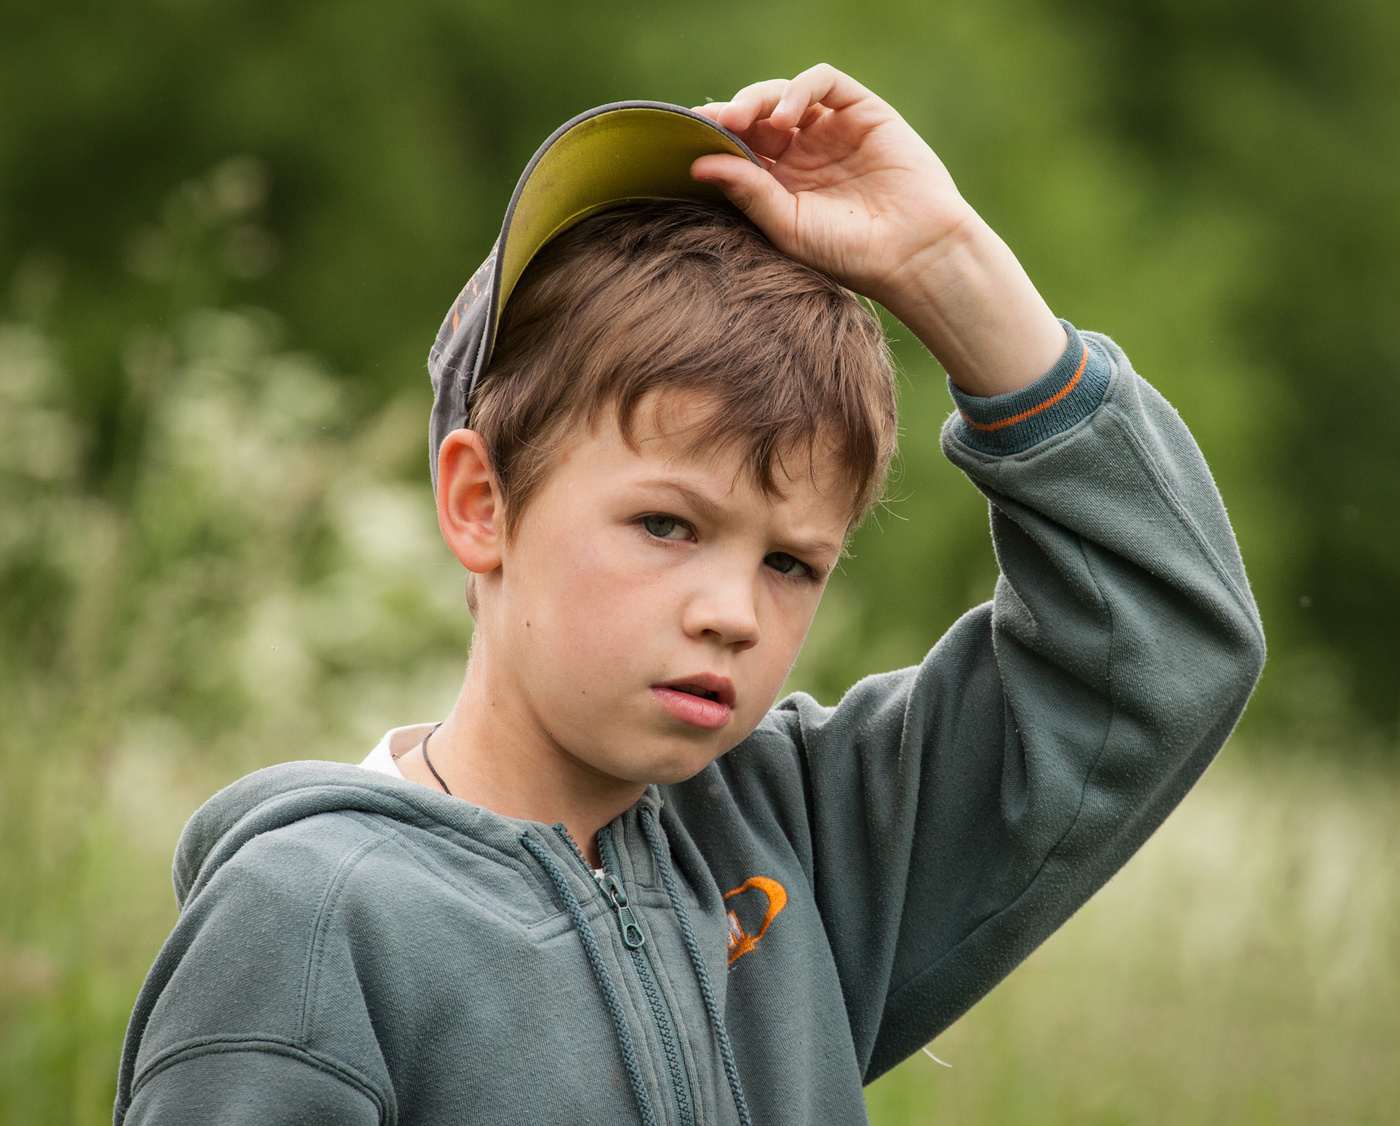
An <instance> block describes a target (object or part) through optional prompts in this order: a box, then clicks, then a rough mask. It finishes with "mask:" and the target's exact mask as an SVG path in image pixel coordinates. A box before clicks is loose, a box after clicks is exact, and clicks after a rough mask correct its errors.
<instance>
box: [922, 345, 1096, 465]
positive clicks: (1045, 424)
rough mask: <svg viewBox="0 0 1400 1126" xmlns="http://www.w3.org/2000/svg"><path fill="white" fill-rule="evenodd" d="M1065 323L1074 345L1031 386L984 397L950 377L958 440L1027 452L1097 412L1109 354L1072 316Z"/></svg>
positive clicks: (987, 449)
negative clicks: (1082, 332)
mask: <svg viewBox="0 0 1400 1126" xmlns="http://www.w3.org/2000/svg"><path fill="white" fill-rule="evenodd" d="M1060 323H1061V324H1062V325H1064V326H1065V332H1066V333H1067V334H1068V336H1069V344H1068V346H1066V348H1065V350H1064V354H1063V355H1061V356H1060V358H1059V360H1058V361H1057V362H1056V364H1055V366H1054V367H1052V368H1051V369H1050V370H1049V371H1048V372H1046V373H1045V374H1044V375H1042V376H1041V377H1040V378H1039V379H1037V380H1036V381H1035V382H1034V383H1032V384H1031V385H1030V386H1029V387H1022V388H1021V390H1019V391H1012V392H1010V393H1008V394H1005V395H993V396H991V397H990V398H983V397H982V396H980V395H969V394H967V393H966V392H964V391H961V390H959V389H958V387H957V385H956V384H954V383H953V381H952V380H951V379H950V380H948V390H949V391H950V392H951V393H952V396H953V402H955V403H956V404H957V407H958V413H957V416H956V417H955V418H954V420H953V431H954V433H955V434H956V436H957V439H958V441H960V442H962V443H963V444H964V445H966V446H971V447H972V448H973V449H974V450H980V451H981V452H982V453H988V454H1018V453H1023V452H1024V451H1026V450H1028V449H1030V448H1031V447H1032V446H1034V445H1037V444H1039V443H1040V442H1043V441H1045V439H1046V438H1053V437H1054V436H1055V435H1056V434H1062V433H1064V432H1065V431H1066V430H1068V429H1069V428H1070V427H1071V426H1074V425H1075V424H1076V423H1078V422H1081V421H1082V420H1084V419H1085V418H1088V417H1089V415H1091V414H1092V413H1093V412H1094V408H1095V407H1097V406H1098V405H1099V401H1100V400H1101V399H1102V398H1103V394H1104V391H1106V390H1107V389H1108V379H1109V375H1110V373H1111V369H1110V367H1109V363H1108V356H1106V355H1105V354H1104V352H1103V351H1102V349H1100V348H1099V347H1098V346H1097V345H1095V344H1094V343H1093V342H1092V341H1090V340H1086V339H1085V338H1084V337H1083V336H1081V335H1080V334H1079V333H1078V332H1077V331H1076V330H1075V327H1074V326H1073V325H1072V324H1070V323H1069V321H1065V320H1062V321H1060Z"/></svg>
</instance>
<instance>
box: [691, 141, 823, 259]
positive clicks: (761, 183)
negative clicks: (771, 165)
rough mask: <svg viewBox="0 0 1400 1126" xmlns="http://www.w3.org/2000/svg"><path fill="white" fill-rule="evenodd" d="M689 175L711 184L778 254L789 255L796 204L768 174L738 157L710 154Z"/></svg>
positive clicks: (790, 195) (702, 158) (784, 189)
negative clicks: (744, 216)
mask: <svg viewBox="0 0 1400 1126" xmlns="http://www.w3.org/2000/svg"><path fill="white" fill-rule="evenodd" d="M690 174H691V176H692V177H694V178H695V179H696V180H699V181H700V182H701V183H703V184H714V185H715V187H717V188H719V190H720V191H722V192H723V193H724V195H725V198H726V199H728V200H729V202H730V203H732V204H733V205H734V206H735V207H737V208H738V209H739V210H740V211H742V212H743V213H744V214H745V215H747V216H748V217H749V219H751V220H752V221H753V224H754V225H755V226H756V227H757V228H758V229H759V230H760V231H762V232H763V233H764V234H765V235H767V236H768V239H769V241H770V242H772V243H773V244H774V245H775V246H776V247H778V249H779V250H782V251H784V252H785V253H789V254H790V253H792V247H791V244H792V241H793V237H792V231H793V221H794V219H795V217H796V214H797V201H796V199H794V197H793V196H792V194H791V193H790V192H789V191H788V190H787V189H786V188H785V187H783V186H782V184H780V183H778V181H777V179H776V178H775V177H774V176H773V174H772V173H771V172H768V171H767V170H765V169H763V168H760V167H758V165H756V164H754V163H753V162H752V161H748V160H745V159H744V158H743V157H740V156H729V155H728V154H724V153H712V154H711V155H709V156H702V157H700V159H699V160H697V161H696V162H695V163H694V164H692V165H691V166H690Z"/></svg>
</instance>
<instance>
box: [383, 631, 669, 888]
mask: <svg viewBox="0 0 1400 1126" xmlns="http://www.w3.org/2000/svg"><path fill="white" fill-rule="evenodd" d="M491 673H492V670H491V667H490V661H489V659H487V658H486V657H485V655H484V654H483V653H481V652H480V651H478V652H476V653H474V654H473V656H472V660H471V663H470V664H469V666H468V668H467V676H466V679H465V681H464V682H463V684H462V691H461V692H460V694H459V695H458V697H457V703H456V705H455V706H454V707H453V709H452V712H451V713H450V714H449V715H448V717H447V719H446V720H444V721H443V723H442V725H441V726H440V727H439V728H438V729H437V730H436V731H434V732H433V734H432V737H431V739H430V740H429V744H428V753H429V755H430V756H431V758H432V764H433V767H434V768H435V769H436V770H437V772H438V774H440V775H441V776H442V780H443V781H444V782H445V783H446V784H447V788H448V790H449V791H450V792H451V794H452V795H453V796H454V797H459V798H463V799H464V800H466V801H469V802H471V803H472V804H473V805H479V806H481V807H482V808H483V809H489V810H491V811H492V812H493V813H499V814H501V815H502V816H505V817H515V818H519V819H521V820H525V821H541V822H543V823H545V824H547V825H552V824H556V823H561V822H562V823H563V825H564V827H565V828H566V829H568V831H569V833H570V834H571V835H572V836H573V838H574V840H575V841H577V842H578V845H579V847H580V848H581V849H582V850H583V852H584V855H585V857H586V858H587V859H588V862H589V863H590V864H592V865H593V866H594V867H597V866H598V865H599V863H600V861H599V857H598V830H599V829H601V828H602V827H603V826H604V825H607V824H608V823H609V822H610V821H612V820H613V819H614V818H615V817H617V816H618V815H619V814H620V813H622V812H623V811H624V810H626V809H628V808H630V807H631V806H632V805H633V804H634V803H635V802H636V801H637V799H638V798H640V797H641V796H642V794H643V793H644V792H645V791H646V784H645V783H640V782H627V781H624V780H621V779H617V778H611V777H608V776H606V775H603V774H601V773H599V772H598V771H597V770H595V769H593V768H592V767H589V766H587V765H586V764H584V763H582V762H580V761H579V760H578V759H576V758H574V757H573V756H572V755H570V754H569V752H568V751H566V750H565V749H564V748H563V747H561V746H560V745H559V744H558V743H557V742H556V741H555V740H554V739H553V738H552V737H551V736H550V734H549V732H548V731H547V730H545V729H544V727H543V726H542V725H541V724H540V722H539V717H537V716H534V715H532V714H530V713H529V710H528V708H526V707H524V706H522V702H521V701H520V699H519V697H518V695H517V694H516V693H514V692H511V691H510V690H509V686H508V685H504V684H500V683H493V681H494V680H495V678H493V676H492V675H491ZM399 769H400V770H401V771H402V773H403V775H404V777H405V778H407V779H409V780H410V781H413V782H421V783H422V784H424V785H426V786H431V787H432V788H433V789H441V786H439V784H438V781H437V779H435V778H434V777H433V775H432V772H431V771H430V770H429V769H428V766H427V763H426V762H425V761H424V759H423V755H422V754H421V753H419V751H417V750H415V751H413V752H411V753H409V754H405V755H404V756H403V757H402V758H401V759H400V760H399Z"/></svg>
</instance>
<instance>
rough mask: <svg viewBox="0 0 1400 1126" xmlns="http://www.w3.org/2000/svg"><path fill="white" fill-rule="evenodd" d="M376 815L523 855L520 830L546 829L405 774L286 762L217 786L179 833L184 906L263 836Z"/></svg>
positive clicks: (179, 890) (178, 882) (177, 878)
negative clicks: (311, 820) (320, 818)
mask: <svg viewBox="0 0 1400 1126" xmlns="http://www.w3.org/2000/svg"><path fill="white" fill-rule="evenodd" d="M342 811H352V812H360V813H370V814H378V815H380V816H382V817H389V818H392V819H393V820H395V821H402V822H404V823H406V824H409V825H417V826H420V827H433V828H440V827H446V828H448V829H451V830H456V831H457V832H460V833H462V834H464V835H466V836H468V837H472V838H475V839H478V840H483V841H487V842H490V843H493V844H498V845H499V846H501V847H503V848H504V850H505V851H508V852H512V853H514V852H518V851H519V846H518V845H517V844H516V841H517V840H518V837H519V834H520V831H521V830H522V829H523V828H525V827H527V826H530V827H534V828H537V829H538V828H543V826H537V825H535V823H534V822H529V821H518V820H515V819H514V818H510V817H502V816H501V815H500V814H496V813H492V812H491V811H490V810H487V809H482V808H481V807H480V806H475V805H472V804H471V803H470V802H465V801H462V800H460V799H459V798H454V797H449V796H448V795H447V794H444V793H440V792H439V791H437V790H430V789H429V788H428V787H427V786H422V785H419V784H418V783H417V782H409V781H407V780H406V779H401V778H391V777H390V776H388V775H387V774H381V773H379V772H378V771H374V770H366V769H365V768H364V767H362V766H352V765H349V764H347V763H340V762H310V761H308V762H286V763H281V764H280V765H278V766H269V767H267V768H266V769H265V770H259V771H255V772H254V773H252V774H249V775H248V776H247V777H246V778H240V779H239V780H238V781H237V782H235V783H233V785H231V786H228V787H226V788H225V789H222V790H220V791H219V792H218V793H217V794H215V795H214V796H213V797H212V798H210V799H209V800H208V801H207V802H205V803H204V804H203V805H202V806H200V807H199V808H198V809H197V810H195V812H194V816H192V817H191V818H190V819H189V822H188V823H187V824H186V825H185V829H184V832H182V833H181V834H180V843H179V845H178V846H177V847H176V850H175V865H174V871H173V873H172V875H173V878H174V882H175V899H176V902H178V903H179V905H180V909H181V910H184V907H185V904H186V903H187V902H188V901H189V900H190V899H191V898H192V897H193V896H195V895H197V894H198V893H199V890H200V889H201V888H202V887H204V885H206V884H207V883H208V882H209V880H210V879H211V878H212V877H213V875H214V874H215V873H216V872H217V871H218V870H219V869H220V868H221V867H222V866H223V865H224V864H225V863H226V862H227V861H228V860H229V858H230V857H232V856H233V855H235V854H236V853H237V852H238V850H239V849H240V848H242V847H243V846H244V845H245V844H247V843H248V842H249V841H250V840H252V839H253V838H254V837H256V836H258V835H259V834H260V833H268V832H271V831H273V830H274V829H280V828H282V827H283V826H285V825H290V824H292V823H293V822H295V821H300V820H302V819H303V818H306V817H315V816H316V815H318V814H321V813H336V812H342Z"/></svg>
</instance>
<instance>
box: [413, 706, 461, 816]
mask: <svg viewBox="0 0 1400 1126" xmlns="http://www.w3.org/2000/svg"><path fill="white" fill-rule="evenodd" d="M441 726H442V724H440V723H435V724H433V730H432V731H429V732H428V733H427V734H426V735H424V736H423V742H422V743H420V744H419V746H418V749H419V750H420V751H422V752H423V761H424V762H425V763H427V764H428V769H429V770H431V771H432V772H433V777H434V778H436V779H437V784H438V785H439V786H441V787H442V792H443V793H444V794H446V795H447V796H448V797H449V798H450V797H453V796H454V795H453V793H452V791H451V790H449V789H448V788H447V783H446V782H444V781H443V780H442V775H441V774H439V773H438V772H437V767H435V766H434V765H433V760H432V759H430V758H429V757H428V740H429V739H431V738H432V737H433V731H436V730H437V729H438V728H439V727H441Z"/></svg>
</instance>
